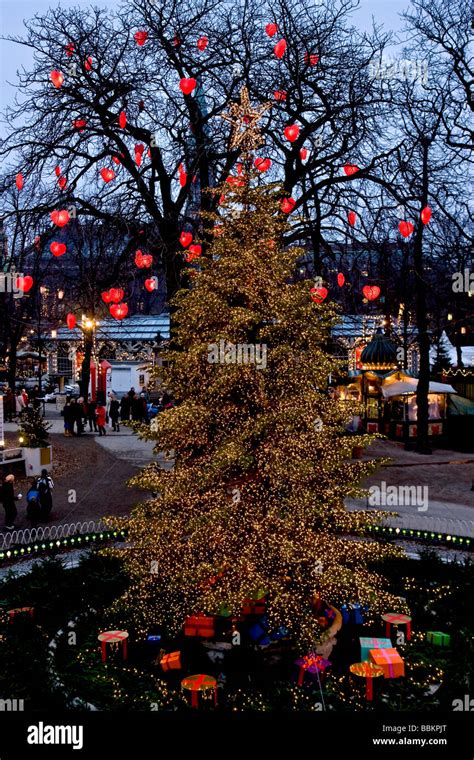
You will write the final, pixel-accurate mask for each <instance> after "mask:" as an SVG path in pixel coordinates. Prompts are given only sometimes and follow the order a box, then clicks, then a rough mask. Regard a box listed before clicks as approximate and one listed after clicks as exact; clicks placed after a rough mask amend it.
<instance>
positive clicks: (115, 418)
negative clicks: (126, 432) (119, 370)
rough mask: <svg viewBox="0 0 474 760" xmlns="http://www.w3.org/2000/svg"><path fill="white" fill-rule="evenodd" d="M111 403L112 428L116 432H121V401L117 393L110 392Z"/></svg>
mask: <svg viewBox="0 0 474 760" xmlns="http://www.w3.org/2000/svg"><path fill="white" fill-rule="evenodd" d="M109 395H110V405H109V417H110V421H111V423H112V430H114V431H115V432H116V433H120V425H119V414H120V402H119V400H118V398H117V396H116V395H115V393H110V394H109Z"/></svg>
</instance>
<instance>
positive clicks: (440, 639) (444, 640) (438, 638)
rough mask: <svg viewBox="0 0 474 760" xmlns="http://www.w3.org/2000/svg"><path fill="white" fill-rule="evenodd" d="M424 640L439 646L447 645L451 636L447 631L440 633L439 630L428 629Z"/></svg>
mask: <svg viewBox="0 0 474 760" xmlns="http://www.w3.org/2000/svg"><path fill="white" fill-rule="evenodd" d="M426 640H427V641H429V642H430V643H431V644H436V645H437V646H439V647H449V644H450V641H451V636H450V635H449V633H442V632H441V631H428V632H427V634H426Z"/></svg>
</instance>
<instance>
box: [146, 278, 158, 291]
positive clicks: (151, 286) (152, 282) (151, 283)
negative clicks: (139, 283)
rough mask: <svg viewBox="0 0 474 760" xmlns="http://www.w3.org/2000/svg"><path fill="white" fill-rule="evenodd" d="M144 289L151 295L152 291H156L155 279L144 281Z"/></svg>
mask: <svg viewBox="0 0 474 760" xmlns="http://www.w3.org/2000/svg"><path fill="white" fill-rule="evenodd" d="M145 288H146V289H147V290H148V292H149V293H151V292H152V291H153V290H155V289H156V279H155V277H150V278H149V279H148V280H145Z"/></svg>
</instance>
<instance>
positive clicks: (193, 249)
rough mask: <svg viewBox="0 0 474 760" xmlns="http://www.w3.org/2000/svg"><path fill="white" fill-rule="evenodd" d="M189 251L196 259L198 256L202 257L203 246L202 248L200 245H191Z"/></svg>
mask: <svg viewBox="0 0 474 760" xmlns="http://www.w3.org/2000/svg"><path fill="white" fill-rule="evenodd" d="M188 251H189V253H191V254H192V255H193V256H194V257H196V256H200V255H201V253H202V246H201V245H198V244H195V245H190V246H189V248H188Z"/></svg>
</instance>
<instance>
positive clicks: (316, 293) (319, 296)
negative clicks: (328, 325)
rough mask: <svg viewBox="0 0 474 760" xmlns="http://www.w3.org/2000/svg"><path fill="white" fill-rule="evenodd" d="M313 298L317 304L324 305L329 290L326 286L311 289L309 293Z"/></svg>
mask: <svg viewBox="0 0 474 760" xmlns="http://www.w3.org/2000/svg"><path fill="white" fill-rule="evenodd" d="M309 292H310V294H311V298H312V300H313V301H314V302H315V303H322V302H323V301H324V299H325V298H327V295H328V292H329V291H328V289H327V288H325V287H324V286H321V287H314V288H311V290H310V291H309Z"/></svg>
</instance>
